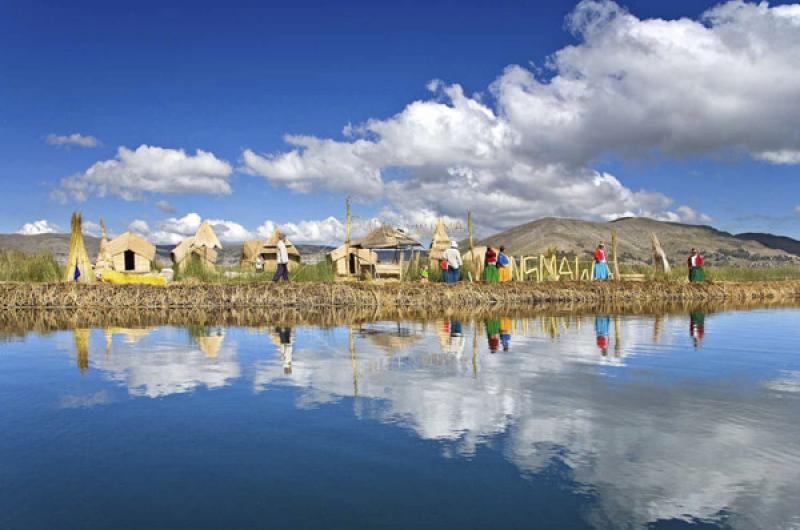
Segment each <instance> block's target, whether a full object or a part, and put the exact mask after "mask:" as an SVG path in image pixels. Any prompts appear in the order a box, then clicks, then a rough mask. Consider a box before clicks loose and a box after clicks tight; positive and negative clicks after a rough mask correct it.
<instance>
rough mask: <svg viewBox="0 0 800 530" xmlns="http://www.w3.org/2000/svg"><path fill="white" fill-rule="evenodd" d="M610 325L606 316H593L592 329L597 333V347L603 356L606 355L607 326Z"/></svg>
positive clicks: (609, 320)
mask: <svg viewBox="0 0 800 530" xmlns="http://www.w3.org/2000/svg"><path fill="white" fill-rule="evenodd" d="M609 326H611V319H610V318H609V317H608V316H597V317H595V318H594V331H595V335H597V347H598V348H600V352H601V353H602V354H603V356H606V355H608V328H609Z"/></svg>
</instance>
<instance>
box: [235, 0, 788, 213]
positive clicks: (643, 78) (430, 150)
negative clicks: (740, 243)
mask: <svg viewBox="0 0 800 530" xmlns="http://www.w3.org/2000/svg"><path fill="white" fill-rule="evenodd" d="M567 27H568V28H569V30H570V31H571V32H572V33H573V34H574V35H575V36H576V38H577V40H578V43H577V44H575V45H572V46H567V47H565V48H562V49H561V50H559V51H557V52H556V53H555V54H553V55H552V56H551V57H550V58H549V59H548V61H547V65H546V66H547V68H546V69H545V71H544V73H537V72H534V71H532V70H531V69H528V68H525V67H522V66H518V65H511V66H509V67H507V68H506V69H505V70H504V71H503V72H502V74H501V75H500V76H499V77H498V78H497V79H496V80H495V81H494V82H493V83H492V84H491V86H490V87H489V91H488V94H483V95H476V96H467V95H465V94H464V92H463V90H462V89H461V87H460V86H459V85H457V84H452V85H447V84H445V83H443V82H441V81H433V82H431V83H430V84H429V85H428V88H429V89H430V90H432V91H433V92H434V96H433V97H432V98H430V99H427V100H420V101H414V102H412V103H410V104H408V105H407V106H406V107H405V108H404V109H402V110H401V111H400V112H399V113H398V114H396V115H394V116H391V117H389V118H386V119H372V120H368V121H367V122H366V123H363V124H358V125H355V126H353V125H348V126H346V127H345V130H344V136H345V139H343V140H337V139H330V138H317V137H312V136H287V137H286V140H287V143H289V144H290V146H291V149H290V150H289V151H286V152H282V153H271V154H268V155H262V154H258V153H256V152H255V151H253V150H250V149H247V150H245V151H244V153H243V157H242V161H243V169H244V171H246V172H248V173H251V174H255V175H261V176H263V177H265V178H266V179H267V180H268V181H269V182H270V183H271V184H273V185H283V186H286V187H289V188H290V189H293V190H296V191H299V192H309V191H313V190H327V191H335V192H343V193H349V194H352V195H355V196H359V197H362V198H365V199H372V200H375V199H378V198H383V200H384V201H385V203H386V205H387V206H388V208H389V209H390V210H392V211H393V212H394V213H395V214H396V215H397V216H398V217H402V218H413V217H415V216H418V215H419V214H418V212H422V211H426V212H432V213H434V214H435V215H443V214H444V215H448V216H453V217H458V218H462V217H463V216H464V212H465V211H466V210H467V209H471V210H472V211H473V212H474V213H475V216H476V219H477V220H479V222H480V224H481V225H483V226H486V227H487V228H495V229H496V228H502V227H505V226H509V225H512V224H515V223H517V222H520V221H526V220H529V219H531V218H534V217H538V216H544V215H557V216H580V217H587V218H614V217H619V216H623V215H646V216H651V217H654V218H659V219H669V220H674V221H680V222H700V223H702V222H708V220H709V217H708V216H707V215H706V214H704V213H702V212H698V211H695V210H694V209H692V208H690V207H688V206H682V205H673V201H672V200H671V199H670V198H669V197H667V196H665V195H663V194H661V193H658V192H655V191H649V190H637V189H631V188H629V187H628V186H626V185H625V184H624V183H623V182H621V181H620V180H619V179H618V178H616V177H615V176H614V175H611V174H608V173H604V172H600V171H597V170H595V169H593V167H592V165H593V163H594V162H595V161H596V160H597V159H598V158H600V157H604V156H607V155H611V156H614V157H620V158H624V159H635V158H646V157H650V156H652V155H653V154H656V155H663V156H668V157H675V156H677V157H680V156H710V155H719V154H724V153H727V152H732V151H733V152H740V153H744V154H748V155H750V156H752V157H753V158H755V159H758V160H763V161H767V162H770V163H781V164H793V163H798V162H800V155H798V153H800V105H797V104H796V102H797V100H798V98H799V97H800V6H798V5H792V6H778V7H769V5H768V4H767V3H760V4H751V3H745V2H740V1H731V2H728V3H725V4H721V5H719V6H717V7H715V8H713V9H711V10H709V11H707V12H706V13H705V14H704V15H703V16H702V17H701V18H700V19H699V20H691V19H688V18H681V19H678V20H663V19H640V18H638V17H636V16H635V15H633V14H631V13H629V12H628V11H626V10H625V9H624V8H622V7H620V6H619V5H618V4H616V3H614V2H610V1H602V0H585V1H583V2H581V3H579V4H578V6H577V7H576V8H575V10H574V11H573V12H572V14H571V15H570V16H569V17H568V19H567Z"/></svg>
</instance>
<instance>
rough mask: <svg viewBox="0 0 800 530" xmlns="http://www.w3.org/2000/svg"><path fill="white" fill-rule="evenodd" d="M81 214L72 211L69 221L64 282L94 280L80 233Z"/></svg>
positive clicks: (87, 281)
mask: <svg viewBox="0 0 800 530" xmlns="http://www.w3.org/2000/svg"><path fill="white" fill-rule="evenodd" d="M81 225H82V221H81V214H79V213H78V212H74V213H73V214H72V219H71V221H70V228H71V230H70V238H69V255H68V256H67V264H66V266H65V267H64V281H65V282H75V281H78V282H81V283H92V282H94V270H93V269H92V262H91V261H89V255H88V254H87V253H86V246H85V245H84V243H83V234H82V233H81Z"/></svg>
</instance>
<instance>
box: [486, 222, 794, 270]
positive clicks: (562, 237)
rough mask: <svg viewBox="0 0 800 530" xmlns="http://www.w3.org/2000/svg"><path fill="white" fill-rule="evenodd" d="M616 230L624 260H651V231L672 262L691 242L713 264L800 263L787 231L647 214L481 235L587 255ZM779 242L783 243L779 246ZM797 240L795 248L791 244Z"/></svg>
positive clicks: (495, 241)
mask: <svg viewBox="0 0 800 530" xmlns="http://www.w3.org/2000/svg"><path fill="white" fill-rule="evenodd" d="M615 229H616V230H617V234H618V238H619V259H620V261H621V262H625V263H649V262H650V261H651V259H652V250H651V243H650V233H651V232H653V233H655V234H656V235H657V236H658V239H659V241H660V243H661V246H662V247H663V248H664V251H665V252H666V254H667V257H668V259H669V260H670V263H673V264H675V263H682V262H683V261H684V260H685V259H686V257H687V256H688V255H689V251H690V249H691V248H692V247H696V248H698V250H700V252H701V253H703V254H704V256H705V258H706V261H707V262H708V263H709V264H716V265H735V266H771V265H786V264H792V263H800V241H797V240H794V239H792V238H790V237H787V236H776V235H773V234H767V235H766V236H771V238H773V239H770V238H768V237H766V236H762V237H761V238H760V239H761V240H764V241H767V240H769V241H773V245H772V246H770V245H767V244H764V242H762V241H759V238H756V237H754V236H753V237H747V236H748V235H747V234H745V235H744V237H742V235H734V234H731V233H730V232H725V231H723V230H720V229H718V228H715V227H713V226H710V225H692V224H687V223H677V222H671V221H658V220H655V219H650V218H647V217H624V218H619V219H615V220H613V221H607V222H599V221H587V220H584V219H571V218H561V217H543V218H541V219H536V220H533V221H530V222H528V223H523V224H521V225H518V226H515V227H511V228H509V229H507V230H504V231H502V232H499V233H497V234H494V235H492V236H489V237H486V238H483V239H481V240H480V241H478V244H479V245H486V244H489V245H492V246H494V247H498V246H500V245H504V246H505V247H506V248H507V250H508V251H509V252H510V253H511V254H513V255H522V254H525V255H539V254H544V253H546V252H547V251H548V250H552V249H555V250H556V251H557V252H559V253H564V254H568V255H579V256H588V255H590V254H591V252H592V251H593V250H594V248H595V246H596V245H597V243H599V242H600V241H604V242H605V243H606V245H607V247H609V246H610V242H611V232H612V230H615ZM779 243H780V246H779ZM793 244H796V245H797V247H796V251H795V252H791V251H789V250H787V249H790V250H794V249H795V247H794V246H792V245H793Z"/></svg>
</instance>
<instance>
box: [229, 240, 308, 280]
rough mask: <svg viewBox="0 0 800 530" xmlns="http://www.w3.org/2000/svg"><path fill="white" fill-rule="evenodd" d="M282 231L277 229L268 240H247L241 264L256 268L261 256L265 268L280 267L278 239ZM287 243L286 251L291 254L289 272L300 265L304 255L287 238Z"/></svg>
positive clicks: (240, 260) (273, 268) (243, 247)
mask: <svg viewBox="0 0 800 530" xmlns="http://www.w3.org/2000/svg"><path fill="white" fill-rule="evenodd" d="M280 235H281V232H280V231H279V230H277V229H276V230H275V231H274V232H272V236H270V238H269V239H268V240H266V241H262V240H260V239H251V240H248V241H245V242H244V244H243V245H242V256H241V258H240V259H239V265H241V266H242V267H246V268H251V269H253V270H255V267H256V260H257V259H258V258H259V257H260V258H261V261H263V262H264V269H265V270H267V269H272V270H275V269H277V268H278V239H279V238H280ZM284 243H285V244H286V252H287V254H289V265H288V268H289V272H292V271H294V270H296V269H298V268H299V267H300V264H301V263H302V256H301V255H300V251H298V250H297V247H296V246H295V245H294V244H293V243H292V242H291V241H289V239H288V238H287V239H286V241H284Z"/></svg>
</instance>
